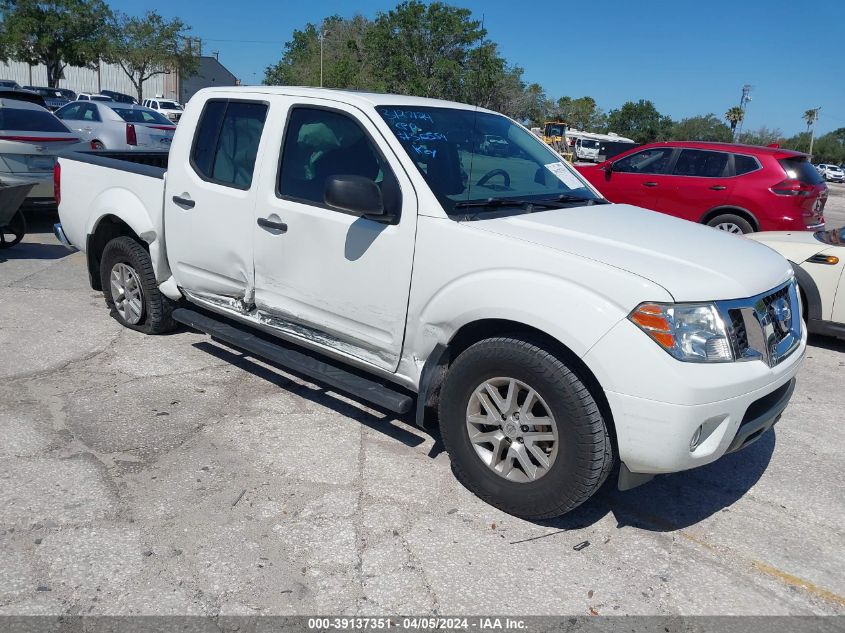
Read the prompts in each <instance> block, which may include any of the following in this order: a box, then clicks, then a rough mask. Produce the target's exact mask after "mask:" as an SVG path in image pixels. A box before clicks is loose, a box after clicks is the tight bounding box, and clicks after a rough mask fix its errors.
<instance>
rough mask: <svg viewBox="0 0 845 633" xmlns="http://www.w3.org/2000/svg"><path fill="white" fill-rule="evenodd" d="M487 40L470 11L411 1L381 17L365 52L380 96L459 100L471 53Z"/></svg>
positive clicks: (379, 16) (370, 35) (489, 51)
mask: <svg viewBox="0 0 845 633" xmlns="http://www.w3.org/2000/svg"><path fill="white" fill-rule="evenodd" d="M485 35H486V31H485V30H484V29H483V28H482V27H481V22H479V21H478V20H473V19H472V13H471V11H470V10H469V9H463V8H458V7H452V6H449V5H447V4H443V3H442V2H432V3H431V4H429V5H425V4H423V3H422V2H420V1H419V0H409V1H408V2H403V3H401V4H399V5H397V6H396V8H394V9H391V10H390V11H388V12H386V13H380V14H379V15H378V17H377V18H376V20H375V22H374V24H373V26H372V28H371V29H369V30H368V32H367V36H366V38H365V42H364V46H365V49H366V51H367V55H368V58H369V59H370V61H371V63H372V71H373V79H374V81H375V84H376V87H377V88H378V89H379V90H383V91H385V92H392V93H396V94H410V95H417V96H421V97H439V98H443V99H460V98H461V97H463V96H464V95H465V91H464V81H463V79H464V75H465V73H466V71H467V70H469V69H470V68H471V64H470V62H471V60H473V56H472V54H471V53H472V50H473V49H474V48H476V47H478V46H481V45H482V44H484V38H485ZM486 52H487V54H488V55H489V54H490V53H491V52H492V51H491V49H490V47H489V46H488V48H487V51H486ZM475 61H476V62H477V56H476V59H475Z"/></svg>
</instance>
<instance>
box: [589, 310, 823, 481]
mask: <svg viewBox="0 0 845 633" xmlns="http://www.w3.org/2000/svg"><path fill="white" fill-rule="evenodd" d="M806 344H807V333H806V331H802V332H801V340H800V343H799V344H798V346H797V347H796V348H795V349H794V350H793V351H792V352H791V353H790V354H789V355H788V356H787V357H785V358H784V359H783V360H781V361H780V362H779V363H778V364H776V365H775V366H773V367H772V366H769V364H768V363H766V362H764V360H750V361H744V362H732V363H685V362H681V361H678V360H675V359H674V358H672V357H671V356H669V355H668V354H666V353H665V352H664V351H663V350H662V349H660V348H659V346H658V345H657V344H655V343H654V342H653V341H651V340H650V339H649V338H648V336H646V335H645V334H644V333H643V332H641V331H640V330H639V329H638V328H637V327H636V326H635V325H633V324H632V323H630V322H629V321H628V320H627V319H625V320H624V321H623V322H621V323H619V324H618V325H617V326H616V327H615V328H614V329H613V330H611V331H610V332H609V333H608V334H607V335H606V336H605V337H604V338H603V339H602V340H601V341H599V343H598V344H597V345H596V346H595V347H593V349H592V350H590V352H589V353H588V354H587V355H586V356H585V357H584V361H585V362H586V363H587V365H588V366H589V367H590V368H591V369H592V370H593V372H594V373H595V374H596V378H597V379H598V380H599V382H600V383H601V384H602V385H603V386H604V389H605V396H606V397H607V401H608V405H609V406H610V410H611V413H612V415H613V421H614V426H615V430H616V439H617V444H618V451H619V458H620V461H621V462H622V464H623V473H625V472H626V471H627V472H628V473H629V474H631V473H633V474H636V473H641V474H658V473H672V472H678V471H682V470H688V469H690V468H696V467H698V466H703V465H705V464H709V463H711V462H713V461H715V460H717V459H719V458H720V457H722V456H723V455H725V454H726V453H728V452H731V451H734V450H739V449H741V448H743V447H744V446H747V445H748V444H750V443H751V442H753V441H754V440H756V439H757V438H759V437H760V436H761V435H762V434H763V433H764V432H765V431H766V430H767V429H769V428H771V426H772V425H774V423H775V422H776V421H777V419H778V417H779V416H780V414H781V413H782V412H783V410H784V409H785V408H786V405H787V403H788V402H789V398H790V397H791V395H792V391H793V389H794V384H795V383H794V379H795V375H796V374H797V373H798V370H799V369H800V367H801V363H802V361H803V358H804V354H805V351H806ZM772 394H775V395H772ZM699 429H700V430H699ZM696 435H698V436H699V437H698V438H697V439H696V437H695V436H696ZM646 479H647V478H646ZM638 483H640V482H638Z"/></svg>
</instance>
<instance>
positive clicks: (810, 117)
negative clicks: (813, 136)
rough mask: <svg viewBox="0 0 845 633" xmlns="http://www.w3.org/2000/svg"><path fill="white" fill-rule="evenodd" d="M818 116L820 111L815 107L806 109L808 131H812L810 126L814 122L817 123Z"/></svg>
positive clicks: (805, 119) (805, 116) (805, 118)
mask: <svg viewBox="0 0 845 633" xmlns="http://www.w3.org/2000/svg"><path fill="white" fill-rule="evenodd" d="M817 116H818V113H817V112H816V109H815V108H813V109H812V110H805V111H804V123H806V124H807V131H808V132H809V131H810V127H811V126H812V125H813V123H815V121H816V117H817Z"/></svg>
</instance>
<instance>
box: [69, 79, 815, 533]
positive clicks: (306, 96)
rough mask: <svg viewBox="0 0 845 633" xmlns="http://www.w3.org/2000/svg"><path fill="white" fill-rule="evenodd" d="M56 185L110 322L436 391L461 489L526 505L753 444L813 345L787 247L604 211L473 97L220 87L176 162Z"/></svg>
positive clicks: (346, 376) (345, 384)
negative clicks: (195, 334)
mask: <svg viewBox="0 0 845 633" xmlns="http://www.w3.org/2000/svg"><path fill="white" fill-rule="evenodd" d="M491 135H494V136H496V137H500V138H503V139H506V140H507V142H508V144H509V148H510V149H509V151H508V152H506V153H490V152H488V153H484V152H481V151H479V147H480V144H481V143H483V142H484V139H485V138H488V137H489V136H491ZM56 182H57V188H56V193H57V197H59V198H60V206H59V214H60V219H61V224H59V225H56V234H57V236H58V237H59V239H60V240H62V241H63V242H65V243H66V244H68V245H72V246H75V247H76V248H79V249H81V250H83V251H85V253H86V254H87V260H88V270H89V274H90V281H91V285H92V287H93V288H95V289H97V290H102V291H103V293H104V295H105V300H106V304H107V305H108V308H109V309H110V310H111V313H112V315H113V316H114V318H115V319H117V320H118V321H119V322H120V323H122V324H123V325H125V326H126V327H130V328H133V329H136V330H140V331H142V332H147V333H150V334H155V333H160V332H165V331H167V330H171V329H173V328H174V327H176V326H177V322H181V323H183V324H186V325H188V326H190V327H192V328H195V329H198V330H201V331H204V332H207V333H208V334H210V335H211V336H212V337H214V338H215V339H218V340H221V341H224V342H226V343H228V344H231V345H234V346H238V347H240V348H242V349H244V350H246V351H247V352H249V353H251V354H254V355H256V356H261V357H264V358H267V359H270V360H272V361H273V362H275V363H277V364H278V365H281V366H283V367H286V368H288V369H289V370H291V371H292V372H295V373H299V374H301V375H303V376H306V377H309V378H311V379H314V380H318V381H322V382H323V383H325V384H327V385H328V386H330V387H331V388H333V389H334V390H335V391H338V392H343V393H347V394H351V395H353V396H356V397H358V398H360V399H362V400H365V401H367V402H370V403H372V404H374V405H375V406H377V407H380V408H382V409H386V410H390V411H392V412H395V413H397V414H406V413H407V414H409V415H413V414H412V413H411V411H412V409H413V408H414V407H415V413H416V421H417V423H419V424H422V423H423V421H424V419H425V417H424V412H425V409H426V407H435V408H436V410H437V414H438V416H437V417H438V419H439V429H440V433H441V435H442V439H443V443H444V445H445V447H446V449H447V450H448V452H449V455H450V457H451V460H452V464H453V469H454V472H455V474H456V475H457V477H458V478H459V479H460V481H461V482H462V483H463V484H464V485H466V486H467V487H468V488H469V489H470V490H472V491H473V492H475V493H476V494H477V495H479V496H480V497H481V498H483V499H484V500H486V501H488V502H489V503H491V504H493V505H495V506H498V507H499V508H502V509H504V510H505V511H507V512H510V513H513V514H515V515H518V516H521V517H526V518H531V519H540V518H544V517H552V516H556V515H560V514H563V513H565V512H567V511H569V510H571V509H572V508H574V507H576V506H577V505H579V504H580V503H582V502H583V501H585V500H586V499H588V498H589V497H590V496H591V495H592V494H593V493H594V492H595V491H596V490H597V489H598V488H599V486H601V484H602V482H603V481H604V480H605V479H606V477H607V476H608V474H609V473H610V472H611V471H612V470H613V467H614V466H615V465H617V464H618V465H619V470H618V485H619V487H620V488H622V489H627V488H630V487H633V486H635V485H638V484H640V483H643V482H645V481H647V480H648V479H650V478H651V477H653V476H654V474H656V473H669V472H675V471H680V470H685V469H689V468H694V467H696V466H700V465H702V464H707V463H709V462H712V461H714V460H716V459H718V458H719V457H721V456H722V455H724V454H726V453H728V452H731V451H735V450H737V449H740V448H742V447H744V446H746V445H748V444H749V443H751V442H753V441H754V440H755V439H757V438H758V437H759V436H760V435H761V434H762V433H764V432H765V431H766V430H768V429H769V428H770V427H771V426H772V425H773V424H774V423H775V422H776V421H777V419H778V418H779V417H780V415H781V413H782V411H783V410H784V408H785V407H786V406H787V402H788V401H789V398H790V396H791V394H792V392H793V389H794V384H795V374H796V373H797V371H798V369H799V367H800V365H801V361H802V359H803V357H804V352H805V346H806V333H805V330H804V327H803V324H802V319H801V305H800V300H799V295H798V293H797V288H796V282H795V279H794V276H793V272H792V269H791V268H790V265H789V263H788V262H787V261H786V260H785V259H783V258H782V257H781V256H780V255H777V254H776V253H775V252H774V251H772V250H770V249H769V248H767V247H765V246H763V245H761V244H757V243H755V242H752V241H749V240H746V239H744V238H740V237H737V236H734V235H728V234H725V233H724V232H721V231H714V230H712V229H710V228H708V227H702V226H698V225H696V224H694V223H691V222H686V221H683V220H677V219H674V218H671V217H667V216H666V215H663V214H659V213H653V212H651V211H645V210H643V209H639V208H636V207H631V206H628V205H621V204H610V203H608V202H607V201H606V200H604V199H603V198H602V196H601V194H600V193H598V191H596V190H595V189H593V188H592V187H591V186H590V185H589V184H588V183H587V182H586V181H585V180H583V179H582V178H581V177H580V176H579V175H578V174H577V173H576V172H575V171H574V170H572V169H571V168H570V167H569V166H568V165H566V164H565V163H563V162H561V161H560V157H559V156H558V155H557V154H555V153H553V152H552V151H551V150H550V149H549V148H548V147H547V146H546V145H544V144H543V143H542V141H540V140H538V139H537V138H536V137H535V136H534V135H533V134H531V133H530V132H529V131H528V130H526V129H525V128H524V127H522V126H521V125H518V124H517V123H515V122H513V121H512V120H510V119H508V118H507V117H504V116H502V115H499V114H496V113H494V112H490V111H487V110H483V109H479V108H475V107H471V106H466V105H461V104H457V103H450V102H445V101H436V100H430V99H420V98H412V97H405V96H391V95H376V94H364V93H352V92H341V91H334V90H318V89H307V88H287V87H282V88H277V87H250V88H216V89H207V90H203V91H200V92H199V93H197V94H196V96H194V98H193V99H191V102H190V104H189V105H188V107H187V109H186V110H185V114H184V117H183V118H182V121H181V123H180V125H179V127H178V128H177V130H176V134H175V137H174V139H173V143H172V147H171V149H170V151H169V155H168V154H143V153H126V154H119V153H111V154H110V153H108V152H106V153H103V152H99V153H77V154H72V155H69V156H67V157H64V158H61V159H60V160H59V162H58V166H57V168H56ZM428 417H429V418H431V417H432V416H428ZM315 459H316V460H319V457H318V456H315ZM315 463H317V462H315Z"/></svg>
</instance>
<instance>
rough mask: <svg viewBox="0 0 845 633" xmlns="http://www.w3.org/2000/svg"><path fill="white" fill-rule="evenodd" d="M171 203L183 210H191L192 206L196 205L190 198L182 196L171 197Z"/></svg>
mask: <svg viewBox="0 0 845 633" xmlns="http://www.w3.org/2000/svg"><path fill="white" fill-rule="evenodd" d="M173 202H175V203H176V204H178V205H179V206H180V207H182V208H183V209H193V208H194V206H195V205H196V204H197V203H196V202H194V201H193V200H191V199H190V198H183V197H182V196H173Z"/></svg>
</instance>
